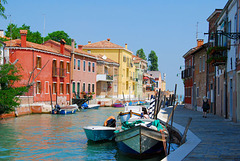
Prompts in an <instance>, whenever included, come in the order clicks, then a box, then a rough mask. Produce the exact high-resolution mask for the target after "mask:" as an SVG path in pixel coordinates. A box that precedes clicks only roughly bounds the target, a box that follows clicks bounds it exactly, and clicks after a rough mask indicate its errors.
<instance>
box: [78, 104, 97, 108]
mask: <svg viewBox="0 0 240 161" xmlns="http://www.w3.org/2000/svg"><path fill="white" fill-rule="evenodd" d="M81 107H82V108H83V109H98V108H99V107H100V105H99V104H87V103H84V104H82V106H81Z"/></svg>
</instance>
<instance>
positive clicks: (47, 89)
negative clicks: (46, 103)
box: [45, 81, 49, 94]
mask: <svg viewBox="0 0 240 161" xmlns="http://www.w3.org/2000/svg"><path fill="white" fill-rule="evenodd" d="M48 93H49V82H48V81H46V82H45V94H48Z"/></svg>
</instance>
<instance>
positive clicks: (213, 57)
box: [207, 46, 227, 66]
mask: <svg viewBox="0 0 240 161" xmlns="http://www.w3.org/2000/svg"><path fill="white" fill-rule="evenodd" d="M207 53H208V55H209V58H208V60H207V63H208V64H212V65H213V66H219V65H225V63H226V62H227V48H226V47H219V46H215V47H212V48H209V49H208V51H207Z"/></svg>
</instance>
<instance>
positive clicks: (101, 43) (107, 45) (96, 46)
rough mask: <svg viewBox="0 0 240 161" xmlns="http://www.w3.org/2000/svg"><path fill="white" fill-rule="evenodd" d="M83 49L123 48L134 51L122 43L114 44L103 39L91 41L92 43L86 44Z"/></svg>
mask: <svg viewBox="0 0 240 161" xmlns="http://www.w3.org/2000/svg"><path fill="white" fill-rule="evenodd" d="M83 49H123V50H126V51H128V52H130V53H132V51H130V50H128V49H126V48H124V47H122V46H120V45H117V44H114V43H112V42H111V41H110V40H103V41H99V42H95V43H90V44H87V45H84V46H83Z"/></svg>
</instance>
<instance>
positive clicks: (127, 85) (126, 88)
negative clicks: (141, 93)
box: [126, 82, 129, 90]
mask: <svg viewBox="0 0 240 161" xmlns="http://www.w3.org/2000/svg"><path fill="white" fill-rule="evenodd" d="M128 88H129V87H128V82H126V90H128Z"/></svg>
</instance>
